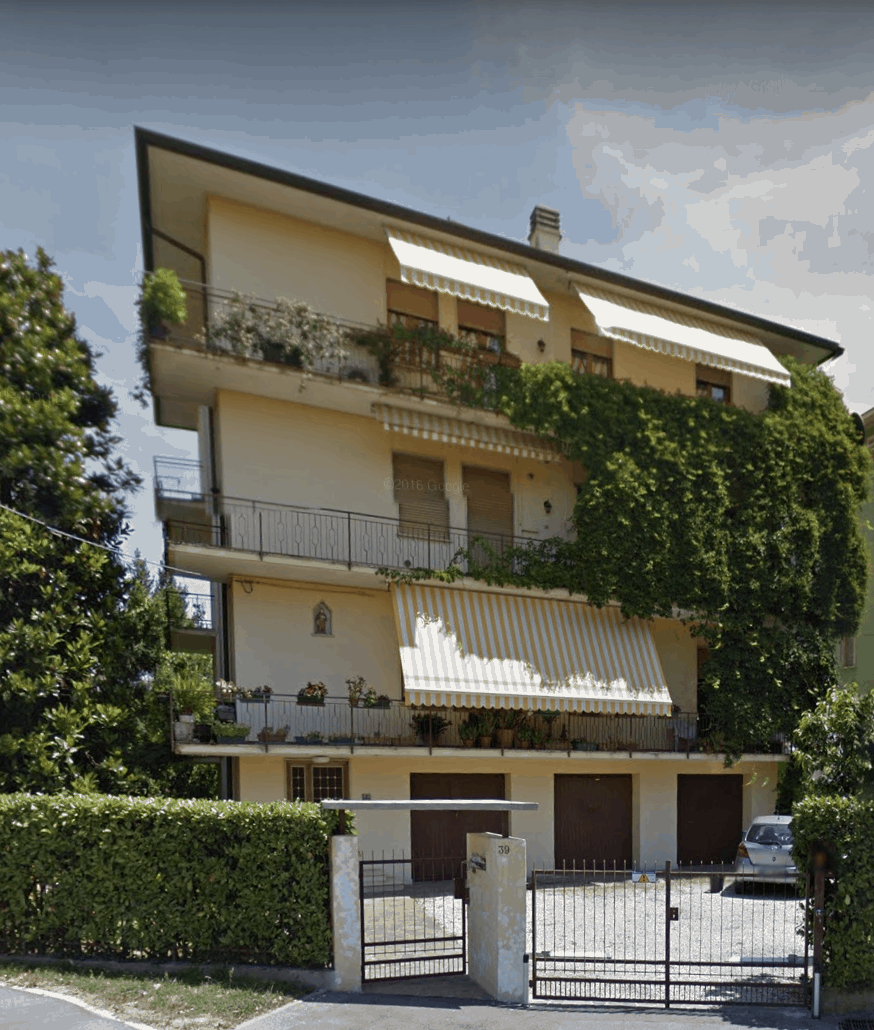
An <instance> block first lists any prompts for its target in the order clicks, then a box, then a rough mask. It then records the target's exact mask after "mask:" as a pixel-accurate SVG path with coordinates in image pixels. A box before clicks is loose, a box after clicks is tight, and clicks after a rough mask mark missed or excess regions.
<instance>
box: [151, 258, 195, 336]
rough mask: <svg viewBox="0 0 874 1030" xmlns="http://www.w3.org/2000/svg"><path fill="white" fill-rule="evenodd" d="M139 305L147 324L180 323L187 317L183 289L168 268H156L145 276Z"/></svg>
mask: <svg viewBox="0 0 874 1030" xmlns="http://www.w3.org/2000/svg"><path fill="white" fill-rule="evenodd" d="M140 305H141V312H142V317H143V320H144V321H145V322H146V323H147V325H148V324H150V323H151V322H153V321H162V322H170V323H171V324H173V325H181V324H182V323H183V322H184V321H186V319H187V318H188V308H187V306H186V303H185V291H184V290H183V289H182V284H181V283H180V282H179V279H178V277H177V275H176V273H175V272H174V271H173V270H172V269H170V268H157V269H155V271H154V272H150V273H149V274H148V275H147V276H146V277H145V279H144V280H143V296H142V300H141V301H140Z"/></svg>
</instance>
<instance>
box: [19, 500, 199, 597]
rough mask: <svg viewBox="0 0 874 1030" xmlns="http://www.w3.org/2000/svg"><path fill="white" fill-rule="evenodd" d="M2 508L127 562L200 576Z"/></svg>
mask: <svg viewBox="0 0 874 1030" xmlns="http://www.w3.org/2000/svg"><path fill="white" fill-rule="evenodd" d="M0 508H2V509H3V511H8V512H9V513H10V515H17V516H18V517H19V518H20V519H27V521H28V522H35V523H36V524H37V525H38V526H42V527H43V529H47V530H48V531H49V532H50V533H52V534H53V535H54V536H60V537H65V538H66V539H67V540H75V541H76V543H79V544H88V546H89V547H96V548H98V549H99V550H101V551H108V552H109V553H110V554H115V555H118V557H120V558H122V559H123V560H124V561H125V562H129V563H133V564H135V563H136V562H138V561H141V562H143V563H144V564H145V565H154V566H155V568H158V569H164V570H165V571H167V572H174V573H178V574H179V575H180V576H185V577H186V578H187V579H198V578H199V577H198V576H193V575H192V574H191V573H190V572H186V571H185V569H177V568H176V567H175V566H173V565H165V564H164V563H163V562H160V561H151V560H150V559H149V558H136V557H132V556H131V555H129V554H126V553H125V552H124V551H123V550H122V549H121V548H120V547H110V546H109V544H98V543H96V542H95V541H94V540H87V539H86V538H85V537H84V536H77V535H76V534H75V533H68V532H67V531H66V530H65V529H58V528H57V526H50V525H49V524H48V522H43V520H42V519H38V518H36V517H35V516H34V515H25V513H24V512H23V511H17V510H16V509H15V508H10V507H9V505H8V504H2V503H0Z"/></svg>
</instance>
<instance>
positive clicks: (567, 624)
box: [392, 583, 672, 715]
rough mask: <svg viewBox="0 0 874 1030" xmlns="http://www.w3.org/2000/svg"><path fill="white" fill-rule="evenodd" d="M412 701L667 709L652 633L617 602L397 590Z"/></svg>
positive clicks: (646, 711)
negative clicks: (624, 612)
mask: <svg viewBox="0 0 874 1030" xmlns="http://www.w3.org/2000/svg"><path fill="white" fill-rule="evenodd" d="M392 589H393V591H394V599H395V614H396V617H397V624H398V640H399V643H400V657H401V667H402V669H403V674H404V690H405V694H406V699H407V702H408V703H409V704H413V705H435V706H441V707H458V708H522V709H527V710H531V711H542V710H547V709H550V710H558V711H570V712H607V713H624V714H632V715H670V714H671V707H672V702H671V696H670V694H669V692H668V688H667V685H666V684H665V677H664V673H663V672H662V669H661V665H660V663H659V658H658V654H657V652H656V649H655V643H654V641H653V636H652V631H651V629H650V626H649V624H648V623H647V622H644V621H643V620H641V619H624V618H622V616H621V615H620V613H619V612H618V610H617V609H615V608H612V607H611V608H594V607H592V606H591V605H588V604H585V603H582V602H578V601H570V600H568V601H563V600H562V601H557V600H551V599H546V598H537V597H531V596H516V595H511V594H503V593H486V592H485V591H477V590H464V589H453V588H449V587H434V586H426V585H420V584H416V583H413V584H395V585H394V586H393V588H392Z"/></svg>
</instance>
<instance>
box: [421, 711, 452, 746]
mask: <svg viewBox="0 0 874 1030" xmlns="http://www.w3.org/2000/svg"><path fill="white" fill-rule="evenodd" d="M448 725H449V723H448V722H447V720H446V719H444V718H443V716H442V715H437V714H436V713H435V712H419V713H418V714H416V715H414V716H413V729H414V730H415V731H416V735H417V736H418V738H419V743H420V744H429V743H436V741H437V738H438V737H439V736H440V734H441V733H442V732H443V731H444V730H445V729H446V727H447V726H448Z"/></svg>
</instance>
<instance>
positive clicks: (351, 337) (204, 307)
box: [150, 280, 520, 396]
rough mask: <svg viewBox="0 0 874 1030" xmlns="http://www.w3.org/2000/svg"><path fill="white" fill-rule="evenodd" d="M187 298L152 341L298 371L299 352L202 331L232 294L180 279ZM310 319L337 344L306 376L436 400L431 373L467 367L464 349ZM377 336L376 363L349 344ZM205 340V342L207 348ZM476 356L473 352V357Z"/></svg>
mask: <svg viewBox="0 0 874 1030" xmlns="http://www.w3.org/2000/svg"><path fill="white" fill-rule="evenodd" d="M181 282H182V286H183V288H184V290H185V292H186V295H187V301H188V310H189V319H188V321H187V322H186V323H185V324H184V325H181V326H156V327H153V328H152V331H151V333H150V335H151V336H152V338H153V339H158V340H167V341H169V342H171V343H176V344H178V345H182V346H186V347H194V348H200V349H209V350H210V351H212V352H225V353H233V354H240V353H245V356H247V357H250V358H253V359H255V360H263V361H267V362H271V363H273V364H281V365H287V366H291V367H293V368H303V363H302V361H301V359H300V356H299V352H298V353H297V354H296V353H295V351H294V348H291V350H290V352H289V350H288V349H285V350H284V349H283V348H282V347H281V346H277V345H272V344H262V345H261V346H259V347H256V348H254V349H251V350H249V351H243V350H241V349H240V346H239V345H238V344H235V343H234V341H231V340H224V339H217V338H216V336H215V334H212V335H210V334H209V331H208V327H209V325H210V324H212V325H215V324H216V323H217V322H218V320H219V319H220V318H221V317H222V315H223V313H224V312H226V311H227V310H228V305H229V304H230V303H232V302H233V301H234V298H235V294H234V293H232V292H231V291H229V290H223V289H219V288H217V287H213V286H208V285H205V284H203V283H198V282H193V281H190V280H181ZM246 301H247V308H249V309H251V310H254V311H255V312H256V313H257V312H259V311H263V313H264V318H265V321H266V320H267V318H268V317H269V315H270V312H271V310H272V309H274V308H275V304H276V302H275V301H270V300H268V299H266V298H251V297H247V298H246ZM313 315H314V316H315V317H316V318H318V319H319V320H321V322H322V323H323V324H324V325H326V326H329V327H330V329H331V330H332V331H333V332H334V333H335V335H336V336H337V337H338V338H339V339H340V340H341V341H342V346H341V347H340V348H339V350H337V349H336V348H328V353H327V354H325V355H322V356H318V357H315V358H313V359H312V360H311V361H309V362H307V364H306V369H305V370H306V371H307V372H308V373H313V374H316V375H319V376H328V377H331V378H333V379H339V380H347V381H357V382H364V383H371V384H374V385H376V384H379V385H382V386H391V387H393V388H395V389H398V390H401V391H407V392H414V393H416V394H418V395H420V396H421V395H422V394H434V395H439V394H440V390H439V388H438V386H437V384H436V382H435V380H434V376H433V375H432V371H433V370H435V369H437V368H439V367H441V366H442V367H446V368H452V369H454V370H456V371H462V372H463V371H465V370H466V369H468V368H472V365H471V357H472V354H471V352H470V351H469V350H466V349H463V348H455V347H440V348H436V349H435V348H434V347H432V346H426V345H424V344H422V343H418V342H417V340H416V339H415V338H412V339H411V338H409V337H407V338H404V339H398V340H391V339H390V337H391V332H390V330H388V329H387V327H386V326H377V325H373V324H368V323H364V322H353V321H350V320H347V319H339V318H335V317H333V316H330V315H324V314H321V313H319V312H313ZM374 333H375V334H378V335H381V336H382V337H384V338H385V339H386V340H389V342H390V352H391V353H390V360H389V363H388V364H386V362H385V361H383V362H382V363H381V362H380V360H379V358H378V357H377V356H376V354H375V353H374V352H373V351H372V350H370V349H369V348H368V347H365V346H362V345H361V344H359V343H356V342H355V339H356V337H360V336H361V335H362V334H365V335H370V334H374ZM207 338H208V339H209V343H207ZM476 353H477V352H474V355H475V354H476ZM490 360H491V361H492V362H493V363H497V364H506V365H511V366H518V365H519V364H520V362H519V359H518V358H517V357H516V356H515V355H513V354H509V353H506V352H504V353H502V354H498V355H494V356H493V357H492V358H491V359H490Z"/></svg>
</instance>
